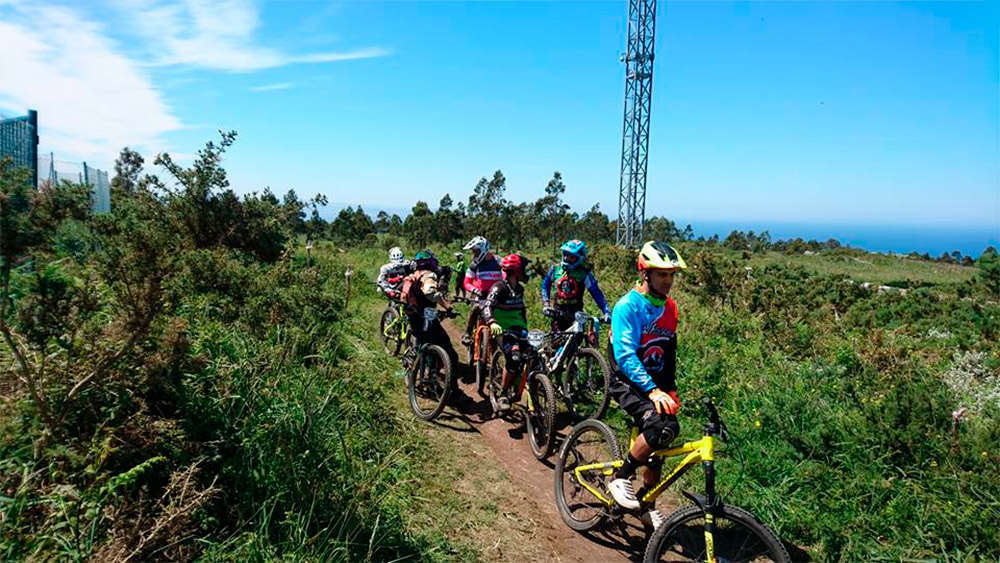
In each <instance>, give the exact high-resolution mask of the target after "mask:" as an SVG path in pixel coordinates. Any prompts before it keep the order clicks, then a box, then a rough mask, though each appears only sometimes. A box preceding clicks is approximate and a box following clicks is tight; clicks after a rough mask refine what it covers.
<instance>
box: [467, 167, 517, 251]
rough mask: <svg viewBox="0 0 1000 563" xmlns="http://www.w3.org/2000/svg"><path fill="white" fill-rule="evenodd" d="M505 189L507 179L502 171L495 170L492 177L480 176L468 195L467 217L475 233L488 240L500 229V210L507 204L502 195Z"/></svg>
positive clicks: (493, 237)
mask: <svg viewBox="0 0 1000 563" xmlns="http://www.w3.org/2000/svg"><path fill="white" fill-rule="evenodd" d="M506 189H507V179H506V178H505V177H504V175H503V172H501V171H499V170H497V171H496V172H494V173H493V178H491V179H490V180H487V179H486V178H485V177H484V178H480V179H479V182H478V183H477V184H476V187H475V188H474V189H473V191H472V195H470V196H469V204H468V206H467V209H468V213H469V219H470V221H471V224H472V227H473V228H474V229H476V231H477V232H476V234H481V235H482V236H485V237H486V238H487V239H489V240H494V239H496V238H497V237H498V236H499V235H500V234H501V231H502V225H501V219H500V216H501V212H502V211H503V209H504V207H505V206H506V205H507V204H508V202H507V200H506V199H504V197H503V195H504V192H505V191H506Z"/></svg>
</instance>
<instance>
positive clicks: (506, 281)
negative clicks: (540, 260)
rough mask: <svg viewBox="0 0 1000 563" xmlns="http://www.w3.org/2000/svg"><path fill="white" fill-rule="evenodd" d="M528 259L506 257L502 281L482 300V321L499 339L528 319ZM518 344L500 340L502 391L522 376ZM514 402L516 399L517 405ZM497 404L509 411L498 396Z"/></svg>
mask: <svg viewBox="0 0 1000 563" xmlns="http://www.w3.org/2000/svg"><path fill="white" fill-rule="evenodd" d="M527 265H528V259H527V258H525V257H523V256H521V255H520V254H508V255H507V256H505V257H504V259H503V261H502V262H501V263H500V267H501V268H502V270H503V280H501V281H499V282H497V283H496V284H494V285H493V286H492V287H491V288H490V292H489V294H488V295H487V296H486V299H484V300H483V319H484V320H485V321H486V323H487V324H488V325H489V326H490V333H491V334H492V335H493V336H495V337H496V336H500V335H501V334H503V332H504V331H506V330H511V329H522V330H523V329H527V328H528V317H527V313H526V311H525V307H524V285H523V282H525V281H527V276H526V275H525V268H526V267H527ZM517 344H518V342H517V341H516V340H514V339H502V341H501V343H500V349H501V350H503V355H504V358H505V359H506V360H507V361H506V365H507V371H505V372H504V374H503V385H502V386H503V388H504V389H507V388H508V387H510V385H511V383H512V382H513V380H514V378H515V377H516V376H517V374H520V373H521V366H520V362H518V360H517V358H516V357H515V355H514V354H512V352H513V347H514V346H516V345H517ZM516 400H517V399H515V402H516ZM497 403H498V405H499V406H500V408H501V409H502V410H506V409H509V408H510V401H509V400H508V399H507V397H506V395H505V394H503V393H501V396H500V397H499V398H498V399H497Z"/></svg>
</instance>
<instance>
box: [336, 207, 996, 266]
mask: <svg viewBox="0 0 1000 563" xmlns="http://www.w3.org/2000/svg"><path fill="white" fill-rule="evenodd" d="M349 205H351V206H352V207H357V204H354V205H352V204H347V203H340V202H337V203H331V204H329V205H327V206H326V207H325V208H324V209H323V210H322V211H321V212H320V215H321V216H322V217H323V218H324V219H326V220H328V221H332V220H333V219H334V218H335V217H336V216H337V213H338V212H339V211H340V210H341V209H343V208H344V207H347V206H349ZM363 207H364V208H365V213H367V214H368V215H369V216H371V217H372V218H373V219H374V218H375V216H376V215H377V214H378V212H379V211H380V210H384V211H385V212H387V213H389V214H390V215H392V214H398V215H399V216H400V217H403V218H405V217H406V215H407V214H409V212H410V209H411V208H410V207H403V206H382V205H371V206H363ZM432 209H434V207H432ZM612 219H614V217H612ZM672 220H673V221H674V222H675V223H676V224H677V225H678V226H679V227H680V228H682V229H683V228H684V227H685V226H686V225H688V224H690V225H691V228H692V229H694V235H695V237H705V238H711V237H712V235H718V236H719V238H720V239H724V238H726V236H728V235H729V233H731V232H732V231H733V230H740V231H744V232H746V231H751V230H752V231H754V232H756V233H760V232H762V231H767V232H768V233H770V235H771V240H775V241H776V240H789V239H795V238H801V239H804V240H817V241H819V242H825V241H827V240H829V239H831V238H832V239H836V240H837V241H839V242H840V244H842V245H846V246H851V247H853V248H859V249H864V250H867V251H871V252H883V253H888V252H894V253H896V254H909V253H910V252H914V251H916V252H918V253H920V254H924V253H925V252H926V253H928V254H930V255H931V256H932V257H934V258H937V257H939V256H941V254H942V253H945V252H947V253H949V254H951V253H952V252H954V251H955V250H958V251H959V252H961V253H962V255H964V256H971V257H972V258H978V257H979V255H980V254H982V253H983V251H984V250H986V248H987V247H990V246H992V247H994V248H997V249H998V250H1000V224H998V225H994V226H993V227H986V226H946V225H930V226H923V225H865V224H847V223H840V224H833V223H821V222H816V223H810V222H790V221H756V220H750V221H734V220H723V219H692V220H679V219H672Z"/></svg>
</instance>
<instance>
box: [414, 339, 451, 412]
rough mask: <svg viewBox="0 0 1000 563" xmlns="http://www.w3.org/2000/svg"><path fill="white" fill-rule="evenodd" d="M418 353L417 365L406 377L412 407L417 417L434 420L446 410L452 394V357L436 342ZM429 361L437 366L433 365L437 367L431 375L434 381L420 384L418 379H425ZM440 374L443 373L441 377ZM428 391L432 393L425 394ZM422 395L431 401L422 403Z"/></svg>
mask: <svg viewBox="0 0 1000 563" xmlns="http://www.w3.org/2000/svg"><path fill="white" fill-rule="evenodd" d="M418 354H419V355H420V357H419V359H418V360H417V365H416V366H414V368H413V369H411V370H410V371H409V374H408V376H407V378H406V387H407V390H408V394H409V397H410V408H411V409H412V410H413V414H415V415H416V416H417V418H419V419H421V420H434V419H435V418H437V416H438V415H439V414H441V411H443V410H444V407H445V405H446V404H448V398H449V397H450V396H451V379H452V371H451V358H449V357H448V353H447V352H445V351H444V349H443V348H441V347H440V346H437V345H435V344H430V345H428V346H427V347H425V348H423V349H422V350H420V351H419V352H418ZM428 362H433V363H434V364H435V365H436V366H437V367H436V368H433V366H431V367H432V369H435V373H434V375H432V376H431V377H432V378H433V381H428V382H426V383H422V384H418V380H420V381H422V380H423V379H424V378H423V377H422V375H423V374H422V373H421V372H422V371H423V370H425V369H427V368H428ZM439 374H442V375H440V377H439ZM428 391H429V392H430V394H426V395H425V394H424V393H427V392H428ZM421 397H426V398H427V399H428V400H429V403H428V404H426V405H424V404H420V403H419V400H420V398H421Z"/></svg>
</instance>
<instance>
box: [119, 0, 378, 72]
mask: <svg viewBox="0 0 1000 563" xmlns="http://www.w3.org/2000/svg"><path fill="white" fill-rule="evenodd" d="M116 4H117V5H118V6H119V8H121V9H122V11H123V12H124V13H125V16H126V18H127V19H128V20H129V26H128V27H129V29H131V30H133V31H134V32H136V33H138V34H139V35H140V36H142V37H143V39H144V40H145V41H146V42H147V43H148V48H149V49H148V50H149V53H150V56H151V62H150V64H152V65H156V66H169V65H189V66H197V67H201V68H207V69H212V70H223V71H229V72H252V71H255V70H261V69H265V68H275V67H280V66H285V65H290V64H299V63H329V62H336V61H345V60H353V59H367V58H373V57H382V56H385V55H388V54H389V51H388V50H387V49H383V48H379V47H367V48H363V49H353V50H348V51H343V52H321V53H308V54H299V55H295V54H288V53H283V52H281V51H279V50H277V49H273V48H271V47H266V46H263V45H260V44H258V43H257V42H256V40H255V38H254V33H255V32H256V30H257V28H258V27H259V25H260V15H259V12H258V10H257V7H256V5H254V3H253V2H251V1H250V0H183V1H176V0H159V1H158V2H154V3H151V2H148V1H146V0H117V2H116Z"/></svg>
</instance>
